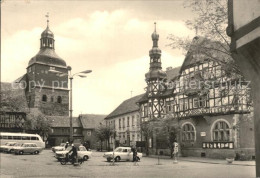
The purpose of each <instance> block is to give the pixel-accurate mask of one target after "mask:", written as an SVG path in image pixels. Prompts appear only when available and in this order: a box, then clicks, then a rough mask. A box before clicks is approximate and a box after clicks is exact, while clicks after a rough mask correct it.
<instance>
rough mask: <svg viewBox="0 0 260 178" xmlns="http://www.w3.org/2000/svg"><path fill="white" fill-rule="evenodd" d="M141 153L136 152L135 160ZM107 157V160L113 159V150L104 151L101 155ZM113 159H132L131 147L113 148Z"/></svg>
mask: <svg viewBox="0 0 260 178" xmlns="http://www.w3.org/2000/svg"><path fill="white" fill-rule="evenodd" d="M142 156H143V154H142V153H138V152H137V156H136V158H137V161H140V159H141V158H142ZM103 157H104V158H106V159H107V161H108V162H110V161H111V160H113V151H111V152H106V153H105V154H104V156H103ZM114 159H115V161H116V162H118V161H121V160H124V161H133V152H132V151H131V147H117V148H116V149H115V150H114Z"/></svg>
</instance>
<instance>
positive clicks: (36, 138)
mask: <svg viewBox="0 0 260 178" xmlns="http://www.w3.org/2000/svg"><path fill="white" fill-rule="evenodd" d="M31 140H39V138H38V137H31Z"/></svg>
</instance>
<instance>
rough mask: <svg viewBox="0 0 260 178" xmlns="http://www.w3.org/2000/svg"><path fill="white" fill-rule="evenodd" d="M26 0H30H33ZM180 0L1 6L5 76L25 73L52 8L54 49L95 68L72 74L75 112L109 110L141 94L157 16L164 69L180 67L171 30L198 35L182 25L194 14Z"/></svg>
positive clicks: (74, 63)
mask: <svg viewBox="0 0 260 178" xmlns="http://www.w3.org/2000/svg"><path fill="white" fill-rule="evenodd" d="M28 2H29V3H28ZM182 4H183V1H181V0H175V1H174V0H173V1H73V2H72V1H54V2H53V1H47V0H45V1H38V2H37V1H32V0H27V1H26V0H24V1H22V0H20V1H11V0H5V2H4V3H3V4H2V14H1V17H2V22H1V23H2V24H1V31H2V38H1V43H2V54H1V55H2V65H1V74H2V75H1V78H2V81H3V82H12V81H14V80H15V79H17V78H18V77H20V76H22V75H23V74H24V73H25V72H26V67H27V65H28V62H29V60H30V59H31V58H32V57H33V56H35V55H36V54H37V53H38V51H39V48H40V40H39V39H40V35H41V33H42V31H43V30H44V29H45V28H46V17H45V14H46V13H47V12H49V14H50V18H49V19H50V29H51V31H52V32H53V33H54V38H55V48H56V49H55V51H56V53H57V54H58V55H59V56H60V57H61V58H63V59H64V60H65V61H66V63H67V65H70V66H71V67H72V72H73V73H76V72H79V71H82V70H86V69H91V70H93V72H92V73H90V74H88V77H87V78H74V80H73V89H74V92H73V110H74V113H73V115H74V116H77V115H78V114H81V113H83V114H86V113H89V114H90V113H93V114H109V113H110V112H112V111H113V110H114V109H115V108H116V107H117V106H118V105H119V104H120V103H121V102H123V101H124V100H125V99H128V98H130V97H131V91H133V96H135V95H138V94H142V93H144V88H145V87H146V83H145V73H146V72H148V70H149V50H150V49H151V47H152V40H151V34H152V33H153V31H154V22H157V32H158V33H159V35H160V39H159V48H160V49H161V50H162V57H161V58H162V67H163V69H164V70H165V69H166V67H169V66H172V67H176V66H180V65H181V64H182V62H183V59H184V56H183V54H182V52H181V51H178V50H173V49H171V48H170V47H167V46H166V45H167V44H168V43H169V41H168V40H167V36H168V35H169V34H174V35H178V36H190V37H191V38H192V37H193V35H194V32H193V31H190V30H188V29H187V28H186V27H185V24H184V20H187V19H191V18H192V14H191V12H190V11H189V9H184V8H183V5H182Z"/></svg>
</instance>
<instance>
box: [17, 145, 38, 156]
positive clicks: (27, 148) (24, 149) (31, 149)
mask: <svg viewBox="0 0 260 178" xmlns="http://www.w3.org/2000/svg"><path fill="white" fill-rule="evenodd" d="M13 150H14V153H15V154H19V155H23V154H26V153H30V154H39V153H40V152H41V151H42V150H43V148H42V147H38V146H37V144H36V143H23V144H22V145H21V146H17V147H14V148H13Z"/></svg>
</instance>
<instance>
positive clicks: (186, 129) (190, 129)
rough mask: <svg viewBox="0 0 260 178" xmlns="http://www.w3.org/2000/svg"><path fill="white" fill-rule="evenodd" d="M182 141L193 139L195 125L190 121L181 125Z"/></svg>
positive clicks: (192, 140)
mask: <svg viewBox="0 0 260 178" xmlns="http://www.w3.org/2000/svg"><path fill="white" fill-rule="evenodd" d="M182 141H184V142H194V141H195V127H194V126H193V125H192V124H191V123H184V124H183V126H182Z"/></svg>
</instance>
